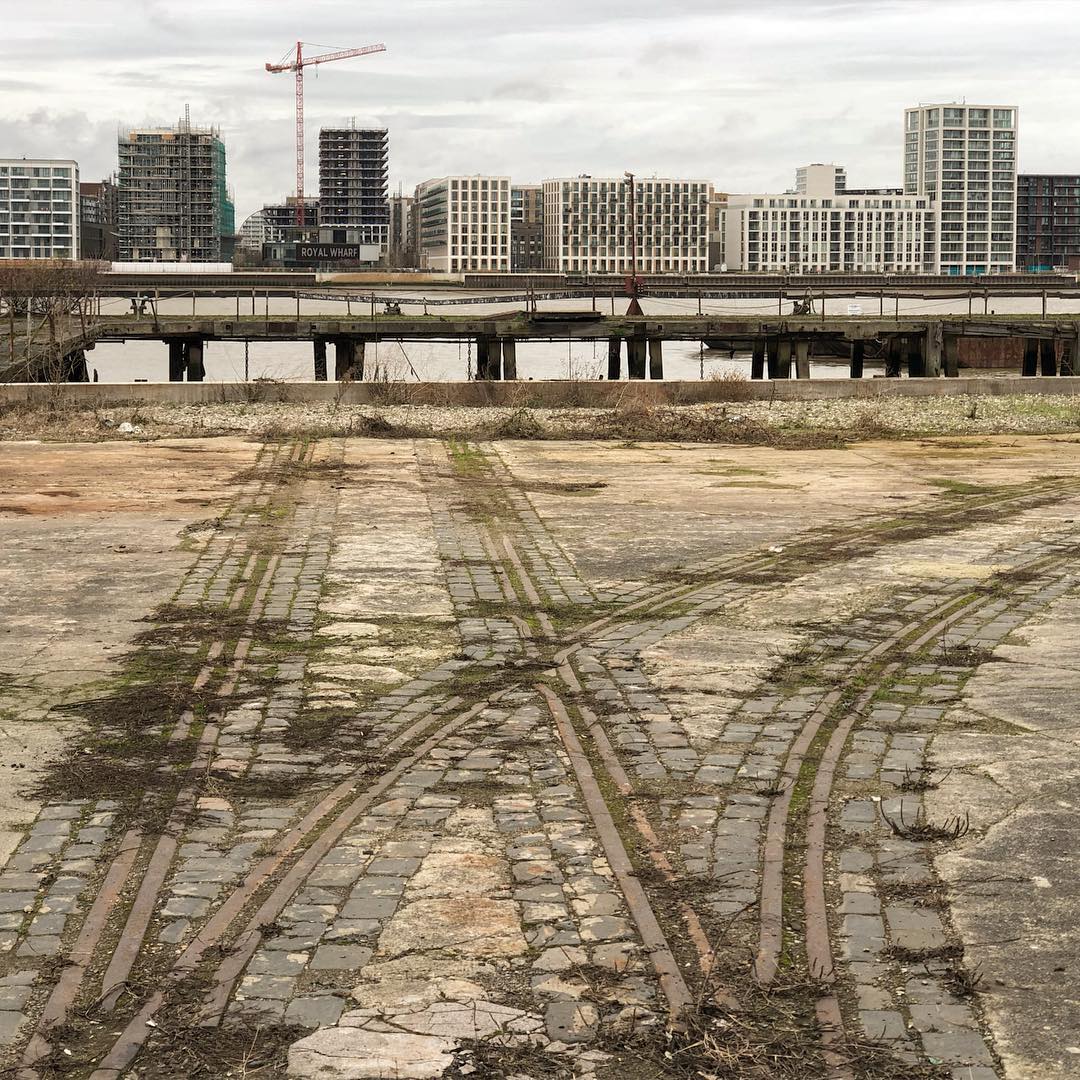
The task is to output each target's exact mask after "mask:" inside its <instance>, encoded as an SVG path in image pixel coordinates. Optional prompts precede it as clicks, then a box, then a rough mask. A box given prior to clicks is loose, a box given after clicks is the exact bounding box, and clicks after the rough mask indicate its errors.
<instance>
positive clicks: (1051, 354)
mask: <svg viewBox="0 0 1080 1080" xmlns="http://www.w3.org/2000/svg"><path fill="white" fill-rule="evenodd" d="M1039 374H1040V375H1056V374H1057V342H1056V341H1054V339H1053V338H1051V339H1050V340H1049V341H1040V342H1039Z"/></svg>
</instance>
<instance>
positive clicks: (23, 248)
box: [0, 158, 79, 259]
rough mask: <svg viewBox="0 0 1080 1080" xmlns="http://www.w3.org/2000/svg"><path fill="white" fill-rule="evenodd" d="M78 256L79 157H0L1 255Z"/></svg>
mask: <svg viewBox="0 0 1080 1080" xmlns="http://www.w3.org/2000/svg"><path fill="white" fill-rule="evenodd" d="M78 257H79V166H78V163H77V162H74V161H66V160H64V161H54V160H50V159H36V158H0V259H77V258H78Z"/></svg>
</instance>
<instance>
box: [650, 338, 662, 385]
mask: <svg viewBox="0 0 1080 1080" xmlns="http://www.w3.org/2000/svg"><path fill="white" fill-rule="evenodd" d="M663 377H664V342H663V341H662V340H661V339H660V338H649V378H650V379H663Z"/></svg>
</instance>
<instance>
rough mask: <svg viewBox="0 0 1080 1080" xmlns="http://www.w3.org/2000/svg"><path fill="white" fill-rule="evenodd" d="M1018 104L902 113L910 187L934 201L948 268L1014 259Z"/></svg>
mask: <svg viewBox="0 0 1080 1080" xmlns="http://www.w3.org/2000/svg"><path fill="white" fill-rule="evenodd" d="M1017 112H1018V110H1017V108H1016V106H1014V105H968V104H966V103H960V104H958V103H956V102H952V103H948V104H937V105H919V106H918V107H916V108H912V109H907V110H906V111H905V113H904V192H905V194H909V195H923V196H926V197H927V198H930V199H933V200H934V203H935V205H936V210H937V227H936V239H935V246H936V251H935V252H934V264H935V268H936V270H937V271H938V272H939V273H942V274H997V273H1007V272H1010V271H1012V270H1013V268H1014V266H1015V264H1016V138H1017Z"/></svg>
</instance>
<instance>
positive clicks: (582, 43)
mask: <svg viewBox="0 0 1080 1080" xmlns="http://www.w3.org/2000/svg"><path fill="white" fill-rule="evenodd" d="M1062 6H1067V5H1061V4H1059V3H1057V2H1056V0H1026V2H1025V3H1024V4H1018V3H1015V0H948V2H947V3H943V2H942V0H668V2H666V3H664V4H657V3H656V2H655V0H545V2H543V3H537V2H536V0H501V2H499V3H497V4H494V3H492V0H365V2H364V3H363V4H359V3H354V2H348V3H346V2H343V0H303V2H302V3H297V2H296V0H184V2H183V3H175V2H174V0H138V2H133V0H75V2H73V3H69V4H65V5H64V7H65V17H64V19H62V20H57V19H56V18H55V17H54V13H53V12H50V11H47V10H45V9H42V12H41V15H40V16H38V15H36V14H35V13H34V9H33V8H32V7H29V6H27V5H26V4H25V0H0V24H2V25H4V27H5V34H4V37H3V39H2V40H0V71H3V73H4V77H3V80H0V89H2V91H3V97H4V103H3V110H2V113H0V154H6V153H16V154H22V153H27V154H30V153H33V154H45V153H49V154H55V155H56V156H75V157H77V158H78V159H79V161H80V163H81V165H82V171H83V174H84V176H89V177H96V176H99V175H104V174H105V173H107V172H110V171H112V169H113V168H115V162H116V149H115V139H116V129H117V127H118V126H128V125H133V124H139V123H145V122H153V123H170V122H172V121H173V120H175V118H176V117H177V116H178V115H179V114H180V113H181V112H182V111H183V107H184V104H185V102H190V104H191V108H192V116H193V119H194V120H195V121H196V122H198V123H200V124H215V125H218V126H219V127H220V128H221V131H222V134H223V137H224V138H225V140H226V145H227V148H228V157H229V170H230V183H231V185H232V186H233V188H234V190H235V191H236V196H237V203H238V214H239V215H240V216H243V215H244V214H246V213H247V212H249V211H250V210H252V209H254V208H256V207H257V206H258V205H260V204H261V203H262V202H264V201H268V200H271V199H277V198H280V197H282V196H283V195H284V194H286V193H287V192H288V191H290V190H291V187H292V182H293V180H292V177H293V161H292V155H293V132H292V122H293V100H292V86H291V80H290V79H289V78H288V76H284V75H281V76H271V75H269V74H267V73H266V72H265V71H264V70H263V65H264V63H265V62H266V61H268V60H276V59H277V58H278V57H280V56H281V55H282V54H283V53H284V52H285V51H286V50H287V49H290V48H291V47H292V43H294V42H295V38H296V36H297V35H298V34H299V35H300V36H302V37H303V38H304V39H305V40H308V39H310V40H313V41H317V42H327V43H328V44H329V45H330V46H335V45H343V46H349V45H360V44H368V43H371V42H375V41H385V42H386V44H387V46H388V49H389V51H388V52H387V53H386V54H384V55H379V56H373V57H366V58H363V59H358V60H354V61H347V62H342V63H340V64H333V65H327V66H326V67H325V68H323V69H321V70H320V72H319V74H318V75H316V74H315V73H314V72H313V71H311V70H310V69H309V74H308V80H307V87H308V94H307V122H308V123H307V129H308V173H309V176H310V177H312V178H314V176H315V173H316V164H315V162H316V156H315V149H316V144H317V133H318V127H319V125H320V124H332V123H341V122H343V121H346V120H348V119H349V118H350V117H353V116H355V117H356V119H357V122H358V123H382V124H386V125H388V126H389V127H390V131H391V175H392V182H393V186H394V187H395V188H396V187H397V185H398V182H399V181H400V182H403V184H404V187H405V189H406V190H409V189H411V188H412V186H413V185H414V184H415V183H416V182H418V181H419V180H422V179H424V178H426V177H428V176H433V175H442V174H445V173H447V172H466V171H468V172H471V171H491V172H499V173H510V174H511V175H512V176H515V177H519V178H521V179H532V180H539V179H542V178H543V177H545V176H552V175H567V174H571V175H572V174H575V173H578V172H591V173H593V174H600V173H602V172H621V171H622V170H623V169H624V168H626V167H628V166H633V167H635V168H637V169H639V170H640V171H642V172H654V171H655V172H664V173H669V174H683V175H694V176H703V177H707V178H710V179H712V180H713V181H714V183H716V185H717V186H718V187H719V188H721V189H726V190H751V189H759V190H760V189H768V188H770V187H777V186H786V185H787V184H789V183H790V182H791V178H792V173H793V170H794V168H795V166H796V165H798V164H800V163H802V162H803V161H804V160H838V161H842V162H843V163H844V164H845V165H846V166H847V167H848V171H849V174H850V175H851V176H852V178H853V180H854V181H855V182H856V183H859V184H866V185H871V184H875V185H876V184H889V183H896V182H897V181H898V179H899V169H900V124H901V116H902V111H903V108H904V107H905V106H906V105H908V104H911V103H913V102H915V101H918V100H928V99H932V98H937V97H946V98H953V97H960V96H963V95H965V94H966V95H967V96H968V97H969V98H970V99H974V98H977V97H986V98H994V99H997V100H1005V101H1009V102H1015V103H1017V104H1019V105H1020V107H1021V117H1022V121H1021V122H1022V128H1023V131H1022V138H1021V153H1022V160H1021V164H1022V166H1024V167H1031V168H1040V169H1042V168H1060V169H1063V170H1064V169H1072V168H1077V167H1078V164H1080V163H1077V162H1076V161H1075V152H1074V151H1073V149H1072V147H1073V146H1074V145H1075V144H1076V143H1077V142H1078V135H1080V118H1078V117H1077V116H1075V115H1074V110H1073V109H1072V107H1071V102H1072V87H1071V85H1070V83H1069V82H1068V81H1067V80H1068V79H1069V78H1070V73H1071V70H1072V66H1073V60H1072V58H1073V57H1074V56H1075V55H1076V52H1077V47H1078V45H1080V20H1069V19H1065V20H1062V19H1060V18H1053V19H1052V20H1051V16H1053V15H1059V14H1060V11H1061V7H1062ZM914 24H918V25H919V26H920V32H919V33H918V34H912V33H911V32H910V27H911V26H912V25H914ZM1048 25H1053V26H1054V28H1055V30H1054V34H1053V35H1048V34H1047V33H1046V26H1048ZM958 42H963V45H964V47H963V48H958V44H957V43H958ZM312 182H314V180H313V181H312Z"/></svg>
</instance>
